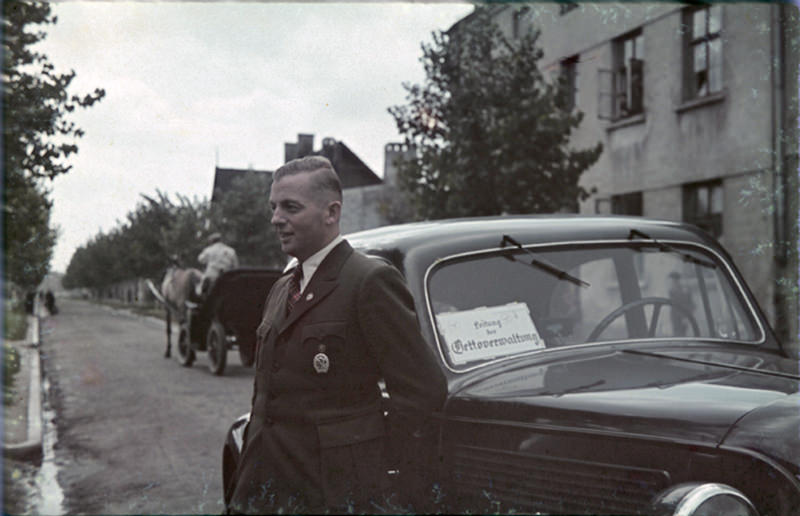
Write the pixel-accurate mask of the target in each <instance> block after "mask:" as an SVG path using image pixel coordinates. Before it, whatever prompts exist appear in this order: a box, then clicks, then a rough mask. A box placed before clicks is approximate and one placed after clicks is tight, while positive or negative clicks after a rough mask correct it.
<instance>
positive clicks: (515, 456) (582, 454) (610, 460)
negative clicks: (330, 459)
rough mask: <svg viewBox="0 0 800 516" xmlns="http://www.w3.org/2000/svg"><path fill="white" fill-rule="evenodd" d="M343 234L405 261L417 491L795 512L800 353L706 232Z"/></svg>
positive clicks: (545, 503) (556, 507)
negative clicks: (413, 362) (438, 401)
mask: <svg viewBox="0 0 800 516" xmlns="http://www.w3.org/2000/svg"><path fill="white" fill-rule="evenodd" d="M348 240H349V241H350V242H351V244H353V246H354V247H356V248H358V249H360V250H361V251H363V252H365V253H367V254H370V255H374V256H377V257H381V258H383V259H386V260H388V261H390V262H391V263H393V264H394V265H395V266H396V267H397V268H398V269H399V270H400V271H401V272H402V273H403V274H404V275H405V277H406V279H407V281H408V284H409V288H410V290H411V292H412V293H413V295H414V298H415V301H416V309H417V313H418V316H419V320H420V325H421V328H422V332H423V335H424V336H425V338H426V339H427V341H428V342H429V344H430V345H431V346H432V347H433V348H434V349H435V351H436V354H437V356H438V357H439V359H440V362H441V367H442V370H443V371H444V373H445V374H446V376H447V378H448V384H449V396H448V399H447V403H446V404H445V406H444V408H443V410H442V412H441V413H439V414H436V417H435V418H434V421H435V426H436V428H435V429H434V432H433V435H432V436H431V443H430V449H431V450H432V452H431V455H432V456H431V460H430V461H428V464H429V466H430V471H429V474H430V475H432V476H431V478H432V479H433V482H434V483H433V487H432V489H431V500H426V502H429V503H430V504H432V505H420V507H424V510H436V511H449V512H463V511H471V512H488V511H491V512H527V513H529V512H541V513H559V514H563V513H570V514H574V513H584V514H587V513H588V514H675V515H694V516H700V515H751V514H761V515H767V514H780V515H783V514H786V515H789V514H800V395H798V388H799V386H800V376H798V363H797V360H796V359H791V358H790V357H789V353H788V352H787V350H786V349H784V348H783V347H782V345H781V343H780V342H778V340H777V339H776V337H775V335H774V334H773V332H772V330H771V329H770V327H769V325H768V324H767V322H766V320H765V317H764V315H763V314H762V312H761V310H760V309H759V307H758V305H757V303H756V300H755V299H754V297H753V295H752V294H751V292H750V291H749V290H748V288H747V286H746V284H745V282H744V280H743V278H742V276H741V275H740V274H739V272H738V271H737V270H736V267H735V266H734V265H733V262H732V260H731V258H730V257H729V256H728V254H727V253H726V252H725V250H724V249H722V248H721V247H720V246H719V244H718V243H716V242H715V241H714V240H713V239H712V238H710V237H709V236H708V235H706V234H705V233H703V232H702V231H700V230H698V229H697V228H695V227H693V226H689V225H685V224H679V223H674V222H664V221H655V220H649V219H643V218H638V217H583V216H558V217H498V218H488V219H463V220H453V221H439V222H429V223H419V224H408V225H401V226H393V227H386V228H381V229H376V230H370V231H364V232H360V233H356V234H352V235H349V236H348ZM246 422H247V417H246V416H245V417H243V418H241V419H240V420H239V421H237V422H236V423H235V424H234V426H233V427H232V429H231V432H230V433H229V435H228V438H227V440H226V444H225V450H224V454H223V455H224V457H223V475H224V482H225V484H224V485H225V486H226V488H227V489H226V490H230V488H231V484H230V483H231V482H232V481H233V480H235V479H234V478H233V476H232V472H233V471H234V470H235V467H236V462H237V459H238V457H239V452H240V448H241V444H242V438H241V436H242V432H243V430H244V426H245V425H246ZM399 473H400V475H401V476H402V474H403V472H402V471H400V472H399ZM421 502H422V501H420V500H417V503H421Z"/></svg>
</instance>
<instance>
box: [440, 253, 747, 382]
mask: <svg viewBox="0 0 800 516" xmlns="http://www.w3.org/2000/svg"><path fill="white" fill-rule="evenodd" d="M532 262H533V264H532ZM427 289H428V299H429V301H430V307H431V311H432V312H433V320H434V324H435V325H436V328H435V330H436V332H437V337H438V340H439V345H440V346H441V348H442V352H443V355H444V356H445V358H446V359H447V361H448V362H449V364H450V365H451V366H453V367H454V368H456V369H459V368H468V367H472V366H474V365H476V364H477V365H479V364H480V363H482V362H487V361H491V360H496V359H498V358H503V357H508V356H515V355H518V354H524V353H532V352H537V351H540V350H542V349H547V348H554V347H563V346H570V345H578V344H587V343H593V342H604V341H619V340H629V339H689V338H707V339H734V340H739V341H756V340H757V339H758V338H759V337H760V335H759V334H758V332H757V330H756V328H757V326H756V324H755V323H754V315H753V314H752V313H751V310H750V308H749V307H748V306H747V305H746V304H745V303H744V302H743V296H742V293H741V292H740V291H739V290H738V287H736V286H735V283H734V282H732V280H731V278H730V277H729V275H728V270H727V269H726V268H725V267H724V265H723V264H722V263H721V262H719V261H718V260H717V259H716V257H714V256H712V255H711V254H710V253H707V252H705V251H704V250H703V249H702V248H699V247H694V246H685V247H680V246H679V247H677V248H675V247H670V248H668V250H665V249H662V248H660V247H658V246H656V245H644V244H637V245H624V244H620V245H614V246H612V245H603V246H599V245H586V246H579V245H571V246H569V247H564V246H562V247H549V248H531V249H529V250H527V251H524V252H523V251H519V250H513V251H511V250H504V251H502V252H494V253H480V254H476V255H472V256H467V257H464V256H462V257H459V258H456V259H451V260H445V261H443V262H440V263H438V264H437V265H436V266H435V267H434V268H433V269H432V271H431V273H430V274H429V276H428V284H427Z"/></svg>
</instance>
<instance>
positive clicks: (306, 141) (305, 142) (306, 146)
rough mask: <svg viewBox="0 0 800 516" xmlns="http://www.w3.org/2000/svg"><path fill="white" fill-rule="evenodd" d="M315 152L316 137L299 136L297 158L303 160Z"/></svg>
mask: <svg viewBox="0 0 800 516" xmlns="http://www.w3.org/2000/svg"><path fill="white" fill-rule="evenodd" d="M312 152H314V135H313V134H298V135H297V157H298V158H302V157H304V156H308V155H310V154H311V153H312Z"/></svg>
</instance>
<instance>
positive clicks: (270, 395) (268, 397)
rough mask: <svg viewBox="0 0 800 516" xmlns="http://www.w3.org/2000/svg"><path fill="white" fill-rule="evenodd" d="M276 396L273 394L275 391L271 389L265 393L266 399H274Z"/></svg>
mask: <svg viewBox="0 0 800 516" xmlns="http://www.w3.org/2000/svg"><path fill="white" fill-rule="evenodd" d="M277 397H278V395H277V394H275V392H273V391H269V392H268V393H267V399H269V400H274V399H275V398H277Z"/></svg>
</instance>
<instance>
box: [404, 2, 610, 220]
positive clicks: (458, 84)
mask: <svg viewBox="0 0 800 516" xmlns="http://www.w3.org/2000/svg"><path fill="white" fill-rule="evenodd" d="M538 36H539V33H538V32H531V33H529V34H527V35H525V36H524V37H522V38H519V39H515V40H510V39H508V38H506V37H505V36H504V35H503V34H502V32H501V31H500V30H499V29H498V28H497V26H496V25H494V23H493V22H492V20H491V17H490V15H489V13H488V12H487V10H486V9H483V8H480V7H478V8H476V11H475V14H474V17H473V18H472V19H470V20H467V22H466V23H462V24H460V25H458V26H457V27H456V28H455V29H452V30H451V31H450V32H449V33H448V32H442V31H439V32H438V33H434V34H433V43H432V44H423V45H422V51H423V57H422V59H421V61H422V63H423V65H424V68H425V74H426V80H425V82H424V84H422V85H410V84H408V83H406V84H404V85H403V86H404V88H405V89H406V91H407V96H406V99H407V100H408V104H407V105H402V106H394V107H391V108H389V112H390V113H391V115H392V116H393V117H394V119H395V122H396V124H397V128H398V130H399V131H400V133H401V134H402V135H404V138H405V143H406V144H408V145H409V146H412V147H415V148H416V150H417V154H416V158H415V159H410V160H407V161H405V162H403V163H401V164H399V177H400V184H401V185H402V186H403V188H405V189H406V190H407V191H408V192H409V195H410V198H411V200H412V202H413V207H414V210H415V212H416V216H417V217H418V218H433V219H435V218H442V217H452V216H471V215H496V214H502V213H547V212H555V211H559V210H563V209H568V210H574V209H575V208H576V206H577V200H578V199H581V200H583V199H585V198H586V197H588V195H589V193H590V192H589V191H587V190H586V189H585V188H584V187H582V186H580V185H579V184H578V180H579V178H580V175H581V173H583V171H585V170H586V169H587V168H588V167H589V166H591V165H592V164H593V163H594V162H595V161H597V159H598V158H599V156H600V153H601V152H602V144H601V143H598V144H597V145H596V146H594V147H592V148H588V149H581V150H575V149H571V148H569V137H570V134H571V132H572V130H574V129H575V128H577V127H578V126H579V125H580V122H581V120H582V117H583V115H582V113H580V112H576V111H567V110H566V109H563V108H562V107H561V106H563V105H565V102H564V98H565V97H564V95H565V94H566V87H565V86H566V85H565V82H563V81H561V80H559V79H556V80H554V81H550V82H548V81H547V80H546V79H545V77H544V75H543V74H542V72H541V71H540V70H539V68H538V66H537V62H538V61H539V60H540V59H541V58H542V51H541V49H539V48H538V47H537V46H536V41H537V39H538Z"/></svg>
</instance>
